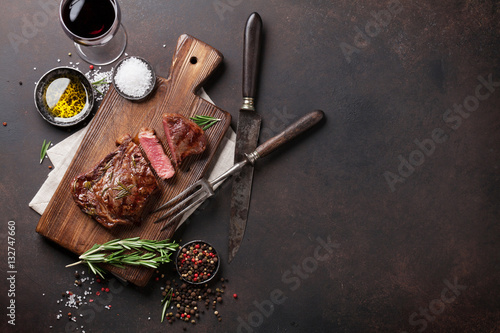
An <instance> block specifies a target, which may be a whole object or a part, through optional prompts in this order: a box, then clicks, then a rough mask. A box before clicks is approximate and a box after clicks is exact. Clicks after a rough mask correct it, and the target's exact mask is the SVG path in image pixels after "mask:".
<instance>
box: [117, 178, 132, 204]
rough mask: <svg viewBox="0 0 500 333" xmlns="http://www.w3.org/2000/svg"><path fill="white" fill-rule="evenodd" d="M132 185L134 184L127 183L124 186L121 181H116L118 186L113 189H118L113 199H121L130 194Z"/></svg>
mask: <svg viewBox="0 0 500 333" xmlns="http://www.w3.org/2000/svg"><path fill="white" fill-rule="evenodd" d="M134 186H135V185H134V184H132V185H129V186H125V185H124V184H123V183H122V182H118V187H115V188H113V190H115V191H120V192H118V194H117V195H116V197H115V199H116V200H118V199H121V198H125V197H126V196H127V195H130V194H132V192H130V190H131V189H132V188H133V187H134Z"/></svg>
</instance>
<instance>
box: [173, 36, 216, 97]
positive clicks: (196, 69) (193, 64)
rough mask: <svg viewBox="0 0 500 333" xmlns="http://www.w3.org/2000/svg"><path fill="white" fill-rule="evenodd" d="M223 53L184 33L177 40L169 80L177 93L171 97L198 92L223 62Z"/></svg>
mask: <svg viewBox="0 0 500 333" xmlns="http://www.w3.org/2000/svg"><path fill="white" fill-rule="evenodd" d="M222 59H223V55H222V53H220V52H219V51H218V50H216V49H214V48H213V47H212V46H210V45H208V44H206V43H204V42H202V41H200V40H198V39H196V38H194V37H192V36H190V35H187V34H183V35H181V36H180V37H179V39H178V41H177V49H176V51H175V54H174V57H173V60H172V66H171V67H170V75H169V78H168V80H171V81H172V83H171V84H172V87H175V95H176V96H170V98H171V99H172V98H174V99H175V97H178V98H181V96H190V95H191V94H189V93H196V92H197V91H198V90H199V89H200V88H201V87H202V86H203V84H204V83H205V81H206V80H207V79H208V77H209V76H210V74H212V72H213V71H214V70H215V69H216V68H217V66H219V64H220V63H221V62H222Z"/></svg>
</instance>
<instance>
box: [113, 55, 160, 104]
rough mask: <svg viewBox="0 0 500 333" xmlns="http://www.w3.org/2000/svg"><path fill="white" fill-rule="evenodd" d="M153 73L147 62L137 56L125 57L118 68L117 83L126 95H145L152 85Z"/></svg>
mask: <svg viewBox="0 0 500 333" xmlns="http://www.w3.org/2000/svg"><path fill="white" fill-rule="evenodd" d="M152 81H153V75H152V74H151V71H150V70H149V68H148V66H147V64H146V63H145V62H144V61H142V60H140V59H138V58H135V57H131V58H128V59H125V60H124V61H123V62H122V63H121V65H120V66H119V67H118V68H117V70H116V75H115V83H116V86H117V88H118V89H119V90H120V91H121V92H122V93H124V94H125V95H128V96H131V97H141V96H144V94H145V93H146V91H147V90H148V89H149V88H150V87H151V84H152Z"/></svg>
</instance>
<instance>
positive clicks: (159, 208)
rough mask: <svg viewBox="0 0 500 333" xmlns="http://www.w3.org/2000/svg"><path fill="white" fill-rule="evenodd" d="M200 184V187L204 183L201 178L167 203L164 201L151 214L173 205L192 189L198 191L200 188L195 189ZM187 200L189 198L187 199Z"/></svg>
mask: <svg viewBox="0 0 500 333" xmlns="http://www.w3.org/2000/svg"><path fill="white" fill-rule="evenodd" d="M198 186H200V189H201V188H203V184H202V181H201V180H199V181H197V182H196V183H194V184H193V185H191V186H189V187H187V188H186V189H185V190H184V191H182V192H181V193H179V194H177V195H176V196H175V197H173V198H172V199H170V200H169V201H167V202H166V203H164V204H163V205H161V206H160V207H158V208H156V209H155V210H154V211H152V212H151V214H152V213H156V212H159V211H160V210H162V209H165V208H166V207H168V206H170V205H172V204H173V203H174V202H177V201H179V200H181V198H182V197H184V196H186V195H188V194H189V192H191V191H194V192H193V194H194V193H197V192H198V191H199V190H197V191H195V189H196V188H197V187H198ZM191 195H192V194H191ZM185 200H187V199H185Z"/></svg>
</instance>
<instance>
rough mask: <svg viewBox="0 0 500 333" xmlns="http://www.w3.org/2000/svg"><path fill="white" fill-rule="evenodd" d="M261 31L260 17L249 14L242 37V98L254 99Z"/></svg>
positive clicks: (256, 14) (255, 14)
mask: <svg viewBox="0 0 500 333" xmlns="http://www.w3.org/2000/svg"><path fill="white" fill-rule="evenodd" d="M261 31H262V19H261V18H260V15H259V14H258V13H252V14H250V16H249V17H248V20H247V23H246V26H245V34H244V37H243V97H249V98H255V94H256V91H257V73H258V69H259V55H260V39H261Z"/></svg>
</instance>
